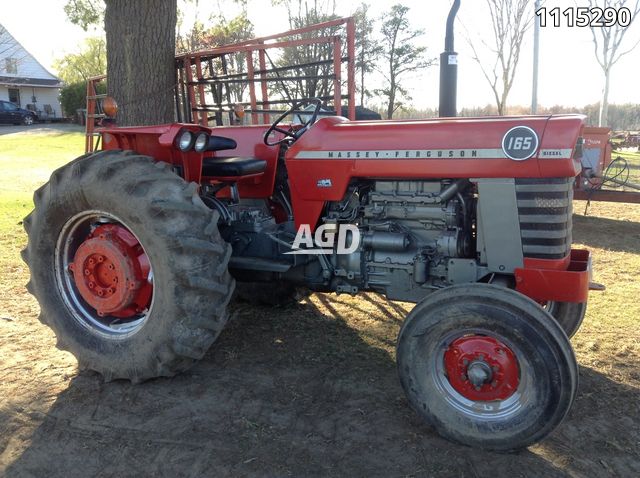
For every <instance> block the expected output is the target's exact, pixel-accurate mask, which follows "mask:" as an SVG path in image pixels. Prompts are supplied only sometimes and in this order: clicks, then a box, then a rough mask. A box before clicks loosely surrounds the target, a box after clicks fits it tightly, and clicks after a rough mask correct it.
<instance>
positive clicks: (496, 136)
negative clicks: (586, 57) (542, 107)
mask: <svg viewBox="0 0 640 478" xmlns="http://www.w3.org/2000/svg"><path fill="white" fill-rule="evenodd" d="M585 119H586V117H585V116H583V115H553V116H509V117H483V118H444V119H443V118H439V119H429V120H410V121H349V120H347V119H344V118H341V117H328V118H323V119H321V120H319V121H317V122H316V123H315V124H314V125H313V126H312V127H311V128H310V129H309V130H308V131H307V132H306V133H305V134H304V135H303V136H302V137H301V138H300V139H299V140H298V141H297V142H296V143H295V144H294V145H293V146H292V147H291V148H290V149H289V151H288V152H287V160H288V161H289V164H291V163H298V161H300V162H301V163H303V162H304V163H306V164H307V166H311V165H312V163H315V162H316V161H318V160H323V161H327V160H330V161H331V160H335V161H336V163H337V164H336V167H337V168H338V169H339V170H341V171H345V172H346V171H347V170H348V171H349V175H350V176H354V177H355V176H359V177H372V176H373V177H389V178H392V177H396V178H410V177H423V178H424V177H494V178H496V177H513V178H515V177H572V176H575V175H576V174H578V173H579V171H580V164H579V161H578V160H576V159H574V157H573V156H574V149H575V147H576V144H577V142H578V137H579V136H580V133H581V130H582V127H583V126H584V121H585ZM338 162H339V163H338ZM294 167H295V166H294ZM323 169H324V168H323Z"/></svg>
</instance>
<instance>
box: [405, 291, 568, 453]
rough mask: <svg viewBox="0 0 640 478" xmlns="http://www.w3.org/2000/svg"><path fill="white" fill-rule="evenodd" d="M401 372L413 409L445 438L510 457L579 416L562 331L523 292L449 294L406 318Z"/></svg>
mask: <svg viewBox="0 0 640 478" xmlns="http://www.w3.org/2000/svg"><path fill="white" fill-rule="evenodd" d="M397 361H398V373H399V376H400V382H401V383H402V387H403V388H404V391H405V393H406V394H407V398H408V399H409V402H410V404H411V406H412V408H414V410H415V411H416V412H417V413H418V414H419V415H420V416H421V417H422V418H423V419H424V420H425V421H426V422H427V423H428V424H430V425H432V426H433V427H434V428H435V429H436V430H437V431H438V433H440V435H442V436H444V437H445V438H448V439H450V440H453V441H456V442H458V443H462V444H464V445H469V446H473V447H477V448H483V449H488V450H495V451H512V450H517V449H521V448H524V447H527V446H529V445H531V444H533V443H536V442H537V441H539V440H541V439H543V438H544V437H545V436H546V435H548V434H549V433H551V431H553V430H554V429H555V428H556V427H557V426H558V425H559V424H560V422H561V421H562V420H563V419H564V417H565V416H566V414H567V412H568V411H569V409H570V408H571V405H572V403H573V400H574V398H575V395H576V390H577V386H578V367H577V364H576V360H575V356H574V354H573V350H572V348H571V344H570V342H569V340H568V338H567V336H566V335H565V333H564V332H563V331H562V329H561V328H560V326H559V325H558V323H557V322H556V321H554V320H551V317H550V316H549V314H548V313H547V312H546V311H545V310H544V309H543V308H542V307H540V306H539V305H538V304H537V303H535V302H534V301H532V300H530V299H529V298H527V297H525V296H523V295H522V294H520V293H518V292H515V291H512V290H509V289H505V288H502V287H497V286H493V285H488V284H469V285H458V286H452V287H447V288H445V289H441V290H439V291H436V292H433V293H432V294H430V295H428V296H427V297H426V298H425V299H424V300H423V301H422V302H420V303H419V304H418V305H416V307H415V308H414V309H413V310H412V311H411V313H410V314H409V315H408V316H407V319H406V321H405V323H404V325H403V326H402V329H401V331H400V335H399V338H398V346H397Z"/></svg>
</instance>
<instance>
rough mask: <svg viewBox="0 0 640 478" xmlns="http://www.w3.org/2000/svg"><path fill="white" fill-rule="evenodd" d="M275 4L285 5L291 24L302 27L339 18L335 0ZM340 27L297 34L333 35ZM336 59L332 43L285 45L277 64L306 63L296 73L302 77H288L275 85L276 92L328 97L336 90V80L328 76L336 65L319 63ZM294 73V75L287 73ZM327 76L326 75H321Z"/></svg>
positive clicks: (293, 0) (281, 0)
mask: <svg viewBox="0 0 640 478" xmlns="http://www.w3.org/2000/svg"><path fill="white" fill-rule="evenodd" d="M272 3H273V4H274V5H283V6H284V7H285V8H286V9H287V15H288V17H289V27H290V28H291V29H298V28H303V27H306V26H309V25H313V24H316V23H322V22H327V21H330V20H335V19H337V18H338V15H336V13H335V11H336V2H335V0H272ZM337 33H338V28H336V27H333V28H327V29H325V30H324V31H322V32H319V31H313V32H309V33H304V34H300V35H297V36H296V37H295V39H306V38H318V37H323V36H333V35H336V34H337ZM332 58H333V45H331V44H329V43H322V44H319V43H314V44H311V45H302V46H296V47H287V48H283V51H282V55H281V57H280V58H279V59H278V60H277V61H276V66H291V65H306V66H304V67H301V68H299V69H298V70H297V72H296V74H298V75H300V76H303V77H304V78H303V79H297V80H287V83H286V84H278V85H275V86H274V88H275V89H276V91H274V92H276V93H280V94H282V93H284V94H285V95H286V96H291V97H293V98H313V97H323V96H329V95H330V94H331V92H332V89H333V82H332V81H331V80H330V79H329V78H328V76H329V75H330V73H331V70H332V68H333V66H332V65H331V64H327V63H325V64H317V63H316V62H322V61H328V60H330V59H332ZM313 63H316V64H313ZM287 76H293V75H287ZM318 77H324V78H318Z"/></svg>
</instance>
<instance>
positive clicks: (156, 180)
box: [22, 151, 234, 382]
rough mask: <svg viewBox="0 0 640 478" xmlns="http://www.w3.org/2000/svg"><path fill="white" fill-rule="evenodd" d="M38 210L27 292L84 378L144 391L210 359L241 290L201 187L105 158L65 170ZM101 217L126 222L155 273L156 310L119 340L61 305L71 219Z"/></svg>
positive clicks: (162, 166) (122, 158) (122, 156)
mask: <svg viewBox="0 0 640 478" xmlns="http://www.w3.org/2000/svg"><path fill="white" fill-rule="evenodd" d="M34 203H35V209H34V210H33V211H32V212H31V214H29V215H28V216H27V217H26V218H25V220H24V227H25V230H26V231H27V234H28V236H29V241H28V244H27V247H26V248H25V249H24V250H23V252H22V257H23V259H24V261H25V262H26V263H27V264H28V266H29V269H30V272H31V280H30V281H29V283H28V284H27V289H28V290H29V292H31V293H32V294H33V295H34V296H35V297H36V298H37V299H38V302H39V304H40V309H41V313H40V316H39V319H40V321H41V322H43V323H44V324H45V325H47V326H49V327H51V328H52V329H53V331H54V332H55V334H56V336H57V339H58V343H57V345H58V347H59V348H61V349H63V350H68V351H69V352H71V353H72V354H73V355H75V356H76V358H77V359H78V364H79V367H80V368H81V369H90V370H94V371H97V372H99V373H100V374H102V375H103V376H104V378H105V380H107V381H109V380H113V379H129V380H131V381H132V382H139V381H142V380H146V379H150V378H153V377H158V376H172V375H175V374H176V373H178V372H181V371H183V370H185V369H187V368H188V367H190V366H191V365H192V364H193V363H194V362H195V361H196V360H198V359H200V358H202V356H203V355H204V354H205V352H206V351H207V349H208V348H209V346H210V345H211V344H212V343H213V342H214V341H215V340H216V338H217V337H218V335H219V334H220V332H221V331H222V329H223V327H224V325H225V323H226V321H227V313H226V308H227V303H228V302H229V300H230V298H231V295H232V293H233V287H234V281H233V279H232V278H231V276H230V274H229V272H228V270H227V264H228V261H229V257H230V255H231V247H230V246H229V245H228V244H227V243H225V242H224V240H223V239H222V237H221V236H220V234H219V232H218V228H217V221H218V216H217V213H215V212H213V211H211V210H210V209H209V208H207V207H206V206H205V205H204V203H203V202H202V201H201V200H200V198H199V196H198V194H197V186H196V185H195V184H193V183H191V184H188V183H186V182H185V181H184V180H183V179H182V178H180V177H179V176H177V175H176V174H174V173H173V172H172V171H171V168H170V166H169V165H168V164H166V163H162V162H155V161H154V160H153V159H152V158H150V157H147V156H141V155H137V154H135V153H134V152H131V151H101V152H98V153H95V154H92V155H85V156H81V157H80V158H78V159H76V160H74V161H72V162H71V163H69V164H67V165H65V166H63V167H61V168H60V169H58V170H56V171H55V172H54V173H53V174H52V175H51V179H50V181H49V182H48V183H47V184H45V185H44V186H42V187H41V188H40V189H38V190H37V191H36V192H35V193H34ZM93 210H97V211H104V212H106V213H109V214H110V215H113V217H118V218H121V219H122V221H123V223H126V225H127V226H128V227H129V228H130V229H131V232H132V233H133V234H135V236H136V237H137V238H138V239H139V241H140V244H141V245H142V246H143V247H144V250H145V251H146V253H147V255H148V257H149V261H150V263H151V266H152V271H153V299H152V304H151V306H150V308H149V311H148V316H147V317H146V318H145V321H144V323H143V325H142V326H141V327H140V328H138V329H136V330H135V332H132V333H130V334H125V335H120V336H110V335H109V334H105V333H101V331H99V330H94V329H92V328H91V327H89V326H87V325H86V324H83V323H82V321H81V320H78V319H77V317H76V316H75V315H74V312H73V310H71V309H70V306H69V305H68V304H69V302H68V301H65V300H64V299H63V296H62V294H64V288H62V287H61V286H60V280H58V279H57V278H58V277H59V274H58V275H57V274H56V271H55V269H56V267H55V260H54V256H56V254H57V250H56V243H57V240H58V237H59V235H60V234H61V231H62V230H63V227H64V226H65V224H66V223H68V222H69V221H70V218H72V217H73V216H74V215H76V216H77V215H78V214H82V213H83V212H85V211H93ZM76 315H77V314H76Z"/></svg>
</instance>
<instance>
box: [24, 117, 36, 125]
mask: <svg viewBox="0 0 640 478" xmlns="http://www.w3.org/2000/svg"><path fill="white" fill-rule="evenodd" d="M33 123H34V121H33V116H31V115H26V116H25V117H24V118H22V124H24V125H25V126H31V125H32V124H33Z"/></svg>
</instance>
